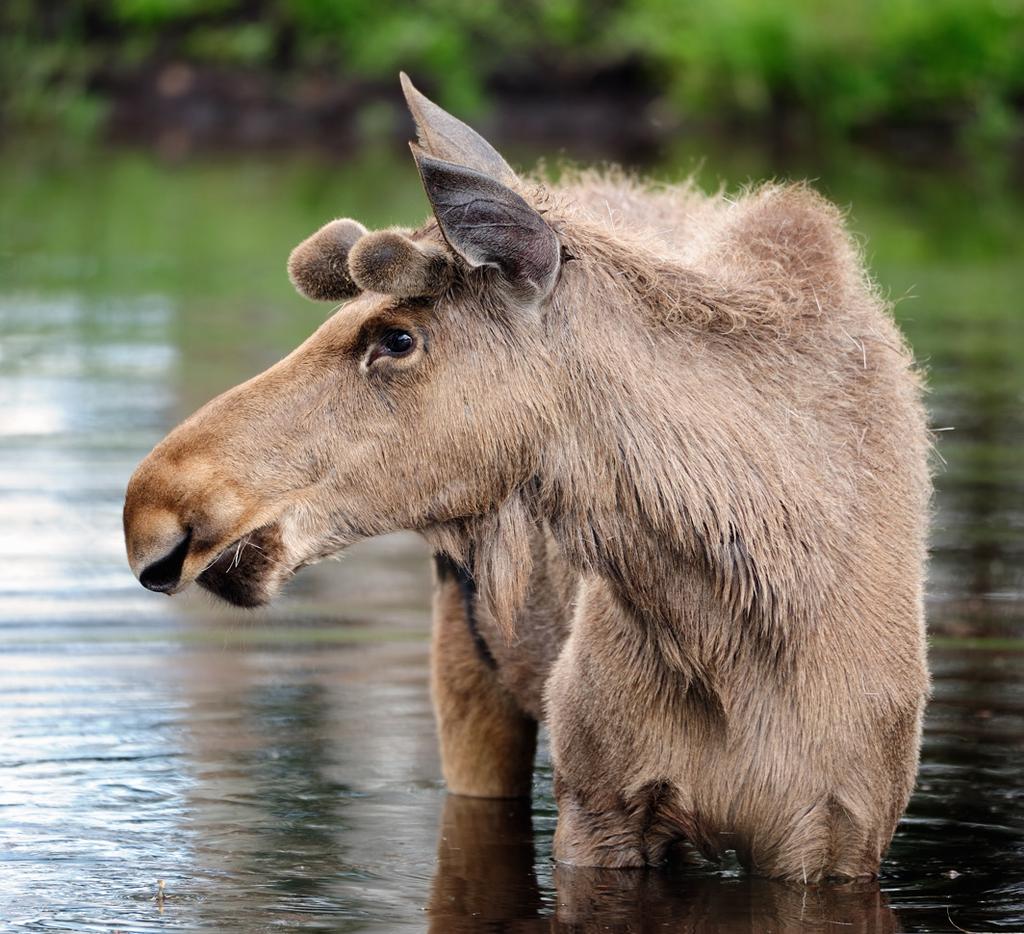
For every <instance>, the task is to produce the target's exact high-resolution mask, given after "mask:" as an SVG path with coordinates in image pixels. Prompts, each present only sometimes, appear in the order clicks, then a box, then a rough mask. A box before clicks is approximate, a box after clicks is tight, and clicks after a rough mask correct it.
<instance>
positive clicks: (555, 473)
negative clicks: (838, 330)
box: [538, 251, 822, 634]
mask: <svg viewBox="0 0 1024 934" xmlns="http://www.w3.org/2000/svg"><path fill="white" fill-rule="evenodd" d="M581 252H582V251H581ZM613 259H614V260H615V262H614V263H609V257H608V256H607V255H605V254H599V255H598V256H596V257H593V256H592V257H591V258H589V259H588V258H584V259H581V260H579V261H577V262H576V263H570V264H569V268H568V269H567V270H566V276H567V278H568V277H569V276H571V277H572V278H571V280H570V281H567V282H566V283H564V284H565V289H564V292H563V293H562V294H563V295H564V296H565V298H563V299H557V298H556V307H555V308H554V309H553V312H554V313H553V315H552V335H551V340H552V343H553V345H554V347H555V351H556V355H557V359H558V360H559V364H560V366H561V367H562V368H563V370H562V372H563V376H564V380H565V382H564V396H565V398H566V399H567V400H568V405H567V406H566V409H565V418H564V422H563V424H562V426H561V431H560V432H559V438H558V440H557V441H556V442H555V443H554V444H552V446H551V449H550V450H549V451H548V452H546V455H545V459H544V466H543V469H542V473H541V476H540V478H539V483H538V490H539V491H540V492H539V496H538V503H539V510H538V511H539V512H540V513H541V514H542V515H543V516H544V518H545V519H546V521H547V522H548V523H549V525H550V526H551V529H552V531H553V533H554V535H555V537H556V539H557V540H558V541H559V543H560V546H561V547H562V549H563V551H564V552H565V554H566V556H567V557H568V559H569V560H570V561H571V562H573V563H574V564H575V565H576V566H577V567H578V568H579V569H580V570H581V571H582V572H584V573H591V574H597V575H599V576H601V577H602V578H604V579H605V580H606V581H607V582H608V583H609V585H610V586H611V587H612V589H613V591H614V592H615V593H616V594H617V596H618V597H619V598H620V600H621V601H622V602H623V603H624V604H626V605H627V606H628V607H630V608H631V609H632V610H633V611H634V615H638V616H640V617H642V618H644V619H645V620H648V621H651V622H655V623H657V622H661V623H664V624H666V625H669V626H673V625H675V624H677V623H678V621H679V613H680V607H681V606H682V605H683V604H684V603H687V602H688V601H686V600H685V599H684V595H683V594H682V593H681V588H689V587H692V586H693V583H694V581H699V582H700V583H701V584H703V585H704V588H705V591H706V592H707V594H708V595H709V598H710V599H712V600H713V601H715V602H716V603H717V605H718V607H719V608H720V609H721V611H722V613H723V614H725V615H726V616H729V617H732V618H736V619H750V620H754V621H755V622H756V624H757V625H758V627H759V628H760V629H762V630H763V631H765V632H774V633H777V634H781V633H782V632H783V630H784V628H785V626H786V625H787V621H789V620H790V619H792V618H793V617H794V615H796V613H795V611H796V610H797V607H795V606H794V605H793V601H794V600H796V601H799V600H800V599H801V594H802V593H803V592H804V591H805V590H806V588H803V589H802V588H801V582H802V579H803V578H804V576H805V575H806V574H807V573H808V570H810V571H811V577H812V579H813V578H814V577H815V576H817V577H818V579H819V580H820V579H821V575H820V573H818V572H819V571H821V570H822V569H820V568H817V567H812V566H813V565H815V563H816V561H817V560H818V556H817V555H816V554H815V547H814V546H815V543H814V542H813V541H812V540H811V536H810V535H809V534H808V531H807V530H808V528H810V527H811V526H810V525H808V523H807V519H808V517H809V516H810V515H813V514H815V512H816V510H817V508H818V507H817V504H816V503H815V502H814V499H813V496H812V495H811V494H812V492H813V490H811V489H808V488H807V485H801V484H800V483H793V482H792V481H791V475H792V470H791V469H789V468H790V467H791V460H792V458H791V452H788V451H787V450H784V448H783V446H784V445H786V443H787V441H789V442H792V440H793V439H792V438H789V439H787V438H786V437H784V436H780V435H779V434H778V433H777V430H776V429H777V426H775V425H773V424H772V423H771V422H770V421H769V420H767V419H766V418H765V417H764V415H763V413H762V412H761V411H759V406H761V405H763V402H761V401H760V400H761V399H762V398H763V396H762V395H761V394H762V392H763V390H764V389H765V388H766V385H765V384H764V383H763V380H765V379H766V378H767V376H766V374H767V373H768V372H769V371H770V369H771V367H773V366H774V367H776V368H777V367H778V360H777V358H774V355H775V353H777V351H773V349H772V346H771V344H770V342H767V341H765V340H763V339H761V338H760V337H759V335H758V333H757V331H756V324H757V322H756V321H753V320H750V318H749V315H747V313H746V311H745V310H744V308H745V306H744V304H743V300H744V297H743V296H739V299H738V304H739V306H740V308H739V311H737V307H736V306H737V301H736V300H733V299H731V297H730V295H729V294H728V293H727V292H725V291H723V290H717V291H716V289H715V285H714V283H713V282H711V281H710V280H704V279H703V278H702V277H701V276H700V275H699V274H697V273H695V272H691V271H687V270H685V269H674V268H668V267H666V269H665V270H664V271H665V272H666V273H667V274H662V272H663V270H660V269H659V268H658V267H657V266H656V265H654V264H647V265H645V266H641V268H637V267H635V266H634V267H632V268H630V267H629V266H628V265H627V266H626V267H625V268H623V264H628V263H629V262H630V256H628V255H623V256H619V257H614V258H613ZM574 266H575V267H576V268H575V269H573V267H574ZM559 301H563V302H565V304H564V305H562V306H561V307H558V302H559ZM668 310H671V314H668V313H667V311H668ZM741 319H743V320H745V321H746V324H747V329H746V330H744V329H743V328H737V326H736V322H737V321H739V320H741ZM722 321H732V326H731V328H726V327H720V326H719V325H720V324H721V322H722ZM765 357H767V358H768V359H765ZM793 595H795V596H793ZM813 599H814V597H813V595H812V594H810V593H808V594H807V600H813ZM690 602H692V601H690ZM804 612H806V608H804Z"/></svg>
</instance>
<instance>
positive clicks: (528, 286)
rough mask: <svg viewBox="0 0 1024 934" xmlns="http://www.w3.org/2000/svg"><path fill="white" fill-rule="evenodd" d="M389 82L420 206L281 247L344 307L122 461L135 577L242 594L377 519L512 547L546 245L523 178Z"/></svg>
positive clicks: (534, 426) (548, 366)
mask: <svg viewBox="0 0 1024 934" xmlns="http://www.w3.org/2000/svg"><path fill="white" fill-rule="evenodd" d="M402 84H403V88H404V91H405V95H406V99H407V101H408V104H409V107H410V109H411V111H412V114H413V116H414V118H415V120H416V123H417V127H418V132H419V143H418V144H412V151H413V156H414V159H415V163H416V166H417V168H418V170H419V173H420V177H421V179H422V182H423V186H424V188H425V190H426V194H427V198H428V200H429V202H430V205H431V208H432V209H433V217H432V218H431V219H430V220H429V221H428V222H427V223H426V224H425V225H424V226H422V227H421V228H419V229H417V230H413V231H409V230H398V229H392V230H384V231H376V232H367V231H366V229H365V228H364V227H363V226H362V225H361V224H359V223H357V222H356V221H353V220H334V221H331V222H330V223H328V224H327V225H326V226H324V227H323V228H322V229H321V230H319V231H318V232H317V233H315V234H314V235H313V236H311V237H310V238H309V239H307V240H306V241H304V242H303V243H301V244H300V245H299V246H298V247H296V249H295V250H294V251H293V253H292V255H291V257H290V259H289V262H288V272H289V275H290V277H291V279H292V282H293V283H294V285H295V286H296V288H297V289H298V290H299V292H301V293H302V294H304V295H306V296H307V297H309V298H312V299H315V300H324V301H333V302H344V304H342V305H341V307H340V308H339V309H338V310H337V311H336V312H335V313H334V315H333V316H332V317H331V318H330V319H329V320H327V322H326V323H325V324H323V325H322V326H321V327H320V328H319V329H318V330H317V331H316V332H315V333H314V334H313V335H312V336H311V337H310V338H309V339H308V340H307V341H306V342H305V343H304V344H302V345H301V346H300V347H298V348H297V349H296V350H295V351H293V352H292V353H291V354H290V355H289V356H287V357H286V358H285V359H283V360H281V361H280V362H279V363H277V364H276V365H274V366H272V367H270V368H269V369H268V370H266V371H265V372H264V373H262V374H260V375H258V376H256V377H255V378H253V379H251V380H249V381H248V382H246V383H243V384H242V385H240V386H237V387H235V388H233V389H230V390H229V391H227V392H225V393H224V394H223V395H221V396H219V397H218V398H216V399H214V400H213V401H211V402H210V403H208V404H207V405H206V406H204V407H203V408H202V409H200V410H199V411H198V412H196V413H195V414H194V415H192V416H191V417H190V418H189V419H187V420H186V421H185V422H184V423H183V424H181V425H180V426H179V427H177V428H176V429H175V430H174V431H172V432H171V433H170V434H169V435H168V436H167V437H166V438H165V439H164V440H163V441H162V442H161V443H160V444H158V445H157V446H156V448H155V449H154V450H153V451H152V452H151V453H150V454H149V456H148V457H147V458H146V459H145V460H144V461H143V462H142V464H141V465H140V466H139V467H138V469H137V470H136V471H135V474H134V475H133V476H132V478H131V481H130V483H129V486H128V491H127V496H126V502H125V508H124V528H125V538H126V543H127V550H128V556H129V561H130V563H131V567H132V570H133V571H134V573H135V574H136V576H137V577H138V578H139V580H140V582H141V583H142V584H143V586H145V587H147V588H149V589H150V590H154V591H159V592H163V593H176V592H178V591H181V590H182V589H184V588H185V587H187V586H188V585H189V584H190V583H192V582H193V581H195V582H198V583H199V584H200V585H201V586H202V587H204V588H206V589H207V590H209V591H210V592H212V593H214V594H216V595H218V596H220V597H222V598H224V599H225V600H227V601H230V602H231V603H234V604H237V605H241V606H256V605H260V604H263V603H266V602H267V601H269V600H271V599H272V598H273V597H274V596H275V595H276V594H277V593H278V591H279V590H280V588H281V586H282V585H283V584H284V583H285V582H286V581H287V580H288V579H289V578H290V577H291V576H292V575H293V574H294V572H295V571H296V570H297V569H298V568H300V567H302V566H304V565H307V564H310V563H312V562H315V561H317V560H319V559H321V558H323V557H326V556H329V555H331V554H334V553H336V552H338V551H340V550H341V549H343V548H345V547H346V546H348V545H351V544H352V543H354V542H356V541H358V540H360V539H364V538H367V537H370V536H375V535H380V534H383V533H387V532H392V531H396V530H415V531H418V532H420V533H422V534H423V535H425V536H426V537H427V538H428V540H429V541H431V542H432V543H433V544H434V545H435V547H438V548H443V549H444V550H446V551H448V552H451V553H454V554H455V555H460V556H461V557H462V558H467V559H468V552H469V551H473V550H474V549H476V548H477V545H478V544H479V543H480V542H481V541H482V540H483V538H486V539H487V540H488V541H491V542H493V541H495V539H501V541H502V542H504V545H505V547H504V548H501V549H500V550H498V551H494V556H493V559H492V560H493V562H495V563H502V562H504V563H505V564H507V561H508V559H507V555H508V554H512V553H516V552H517V551H518V553H528V552H529V548H528V547H527V537H526V536H527V530H526V529H525V523H526V522H527V521H528V517H527V516H526V515H525V512H524V508H523V506H522V501H521V498H517V496H516V492H517V491H518V490H521V489H523V488H524V487H525V486H526V485H527V484H529V483H530V481H531V478H533V477H534V476H535V475H536V473H537V466H538V459H539V458H540V457H542V455H543V450H544V444H545V438H546V437H548V436H549V435H550V433H551V431H552V426H553V421H554V418H553V413H554V411H555V410H556V406H555V405H554V397H553V393H554V391H555V385H556V383H557V382H558V379H557V378H556V370H557V366H556V364H555V362H554V358H553V355H552V349H551V335H550V321H548V320H547V315H546V308H547V306H549V305H550V303H551V300H552V296H553V293H554V292H555V291H556V290H557V289H558V283H559V273H560V268H561V266H562V260H563V247H562V244H561V243H560V239H559V235H558V231H557V229H556V228H555V226H554V225H553V224H552V223H550V222H549V221H548V220H545V218H544V216H542V214H541V213H540V211H539V210H538V209H537V208H535V207H534V206H532V205H531V203H530V200H531V195H532V196H535V197H536V198H542V197H543V191H542V189H540V188H538V187H535V186H532V185H530V184H527V183H524V182H523V181H521V180H520V179H519V178H518V177H517V175H516V174H515V173H514V172H513V171H512V169H511V168H509V166H508V164H507V163H506V162H505V160H504V159H502V157H501V156H500V155H498V153H497V152H495V150H494V149H493V148H492V147H491V146H490V145H489V144H488V143H487V142H485V141H484V140H483V139H482V138H481V137H480V136H479V135H478V134H477V133H475V132H474V131H473V130H471V129H470V128H469V127H467V126H466V125H465V124H463V123H461V122H460V121H458V120H456V119H455V118H454V117H452V116H450V115H449V114H448V113H446V112H445V111H444V110H442V109H441V108H440V107H438V106H437V105H435V104H433V103H432V102H430V101H429V100H428V99H427V98H426V97H424V96H423V95H422V94H420V93H419V92H418V91H417V90H416V89H415V88H414V87H413V85H412V83H411V82H410V81H409V80H408V78H407V77H406V76H405V75H402ZM484 526H486V527H487V532H488V534H487V535H486V536H485V535H484V534H483V530H484ZM516 546H518V548H517V547H516ZM478 550H479V551H481V552H482V551H483V550H484V549H482V548H481V549H478ZM499 555H500V556H499ZM476 558H477V559H478V560H483V561H486V560H487V555H486V554H479V553H478V554H476ZM527 573H528V569H525V568H520V569H519V572H518V573H517V574H515V575H513V577H516V578H521V580H520V584H522V585H524V584H525V574H527ZM506 576H508V575H506ZM517 586H518V585H516V584H515V583H514V582H513V584H512V587H511V590H509V589H508V582H507V581H506V583H505V584H504V585H503V587H502V588H501V589H502V591H503V592H507V593H508V596H509V598H510V599H514V596H515V591H516V587H517Z"/></svg>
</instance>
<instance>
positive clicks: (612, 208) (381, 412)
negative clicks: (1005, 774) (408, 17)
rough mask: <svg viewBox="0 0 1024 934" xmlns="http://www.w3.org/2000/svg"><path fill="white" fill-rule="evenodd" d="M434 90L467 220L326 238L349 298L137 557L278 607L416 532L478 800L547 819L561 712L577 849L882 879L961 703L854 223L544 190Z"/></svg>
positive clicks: (137, 544)
mask: <svg viewBox="0 0 1024 934" xmlns="http://www.w3.org/2000/svg"><path fill="white" fill-rule="evenodd" d="M403 86H404V89H405V93H406V99H407V101H408V103H409V106H410V109H411V111H412V113H413V116H414V118H415V119H416V121H417V125H418V129H419V137H420V139H419V143H418V144H416V145H414V146H413V155H414V159H415V162H416V166H417V168H418V170H419V173H420V176H421V178H422V180H423V185H424V189H425V191H426V194H427V198H428V201H429V203H430V206H431V208H432V216H431V218H430V219H429V220H428V221H427V222H426V223H425V224H424V225H423V226H422V227H420V228H419V229H417V230H398V229H395V230H388V231H377V232H367V231H366V230H365V228H363V227H362V225H360V224H357V223H356V222H355V221H349V220H344V221H332V222H331V223H330V224H328V225H326V226H325V227H324V228H322V229H321V230H320V231H318V232H317V233H315V234H313V235H312V236H311V237H310V238H309V239H308V240H306V241H305V242H304V243H302V244H300V245H299V246H298V247H297V248H296V250H295V251H294V252H293V254H292V257H291V260H290V261H289V273H290V275H291V277H292V281H293V282H294V283H295V285H296V287H297V288H298V289H299V290H300V291H302V292H303V293H304V294H306V295H308V296H310V297H311V298H315V299H324V300H334V301H339V300H345V301H346V304H344V305H343V306H342V307H341V308H340V309H339V310H338V311H337V312H336V313H335V314H334V315H333V316H332V317H331V318H330V319H329V320H328V321H327V322H326V323H325V324H324V325H323V326H322V327H321V328H320V329H319V330H318V331H317V332H316V333H314V334H313V335H312V336H311V337H310V338H309V339H308V340H307V341H306V342H305V343H304V344H303V345H302V346H300V347H299V348H298V349H296V350H295V351H294V352H293V353H292V354H291V355H289V356H288V357H287V358H285V359H284V360H282V361H281V362H280V363H278V364H276V365H275V366H273V367H271V368H270V369H269V370H267V371H266V372H265V373H263V374H261V375H259V376H257V377H255V378H254V379H252V380H250V381H249V382H247V383H244V384H242V385H241V386H238V387H236V388H234V389H232V390H229V391H228V392H227V393H225V394H224V395H222V396H220V397H219V398H217V399H214V400H213V401H212V402H210V403H209V404H207V405H206V406H205V407H204V408H202V409H201V410H200V411H199V412H197V413H196V414H195V415H193V416H192V417H191V418H190V419H188V420H187V421H186V422H184V423H183V424H182V425H181V426H179V427H178V428H176V429H175V430H174V431H173V432H172V433H171V434H170V435H168V437H167V438H166V439H165V440H164V441H162V442H161V443H160V444H159V445H158V446H157V447H156V448H155V449H154V450H153V452H152V453H151V454H150V455H149V456H148V457H147V458H146V460H145V461H143V463H142V464H141V465H140V466H139V468H138V469H137V471H136V473H135V475H134V476H133V477H132V480H131V482H130V484H129V488H128V493H127V499H126V503H125V513H124V521H125V535H126V541H127V548H128V555H129V560H130V562H131V565H132V568H133V570H134V571H135V573H136V574H137V575H138V576H139V578H140V580H141V582H142V583H143V584H144V585H145V586H147V587H149V588H150V589H152V590H158V591H163V592H176V591H178V590H180V589H182V588H183V587H185V586H187V585H188V584H189V583H191V582H192V581H198V583H199V584H200V585H201V586H204V587H206V588H207V589H209V590H211V591H212V592H214V593H216V594H219V595H220V596H222V597H224V598H225V599H228V600H230V601H232V602H235V603H238V604H242V605H255V604H259V603H263V602H266V601H267V600H270V599H271V598H272V597H273V596H274V595H275V594H276V593H277V592H278V591H279V589H280V587H281V586H282V585H283V583H284V582H285V581H286V580H287V579H288V578H289V577H290V576H291V575H292V574H293V573H294V572H295V571H296V570H297V569H298V568H300V567H302V566H303V565H305V564H309V563H311V562H313V561H316V560H318V559H319V558H322V557H324V556H326V555H329V554H333V553H335V552H337V551H339V550H341V549H343V548H345V547H346V546H348V545H350V544H352V543H354V542H356V541H358V540H360V539H363V538H366V537H369V536H374V535H379V534H383V533H386V532H391V531H395V530H398V529H411V530H415V531H417V532H419V533H420V534H421V535H423V536H424V537H425V538H426V540H427V541H428V542H429V543H430V544H431V545H432V547H433V548H434V550H435V552H436V553H437V555H438V558H437V569H438V570H437V593H436V600H435V612H434V644H433V662H432V664H433V686H434V697H435V705H436V709H437V714H438V723H439V732H440V737H441V745H442V759H443V765H444V771H445V776H446V778H447V780H448V783H449V787H450V788H451V790H453V791H455V792H459V793H463V794H470V795H486V796H504V795H519V794H527V793H528V792H529V784H530V772H531V764H532V757H533V750H534V739H535V734H536V724H537V721H538V720H539V719H540V718H541V717H542V716H543V718H544V719H545V720H546V723H547V725H548V728H549V730H550V734H551V744H552V758H553V763H554V771H555V795H556V798H557V801H558V807H559V820H558V829H557V833H556V837H555V853H556V856H557V858H558V859H560V860H564V861H567V862H572V863H580V864H587V865H592V866H610V867H629V866H642V865H647V864H654V863H658V862H660V861H662V860H663V859H665V858H666V856H667V855H668V853H669V851H670V849H672V848H673V847H674V846H675V845H676V844H678V843H681V842H685V843H688V844H689V845H691V846H692V847H695V848H696V849H698V850H700V851H701V852H703V853H704V854H706V855H708V856H710V857H714V856H717V855H718V854H720V853H721V852H722V851H723V850H725V849H735V850H736V852H737V853H738V854H739V856H740V858H741V860H743V862H744V863H745V864H746V865H748V866H749V867H750V868H751V869H752V870H754V871H757V872H760V873H764V874H768V875H772V876H778V877H782V878H786V879H791V880H798V881H806V882H812V881H817V880H820V879H822V878H826V877H837V878H851V877H865V876H872V875H874V874H876V873H877V871H878V866H879V861H880V859H881V856H882V853H883V852H884V850H885V848H886V847H887V845H888V843H889V840H890V838H891V836H892V833H893V830H894V828H895V826H896V823H897V821H898V820H899V817H900V815H901V814H902V812H903V809H904V807H905V805H906V802H907V798H908V796H909V794H910V790H911V788H912V785H913V782H914V776H915V773H916V768H917V755H918V743H919V732H920V723H921V715H922V711H923V707H924V703H925V699H926V696H927V692H928V675H927V669H926V664H925V648H924V627H923V617H922V582H923V567H924V558H925V534H926V520H927V511H928V497H929V492H930V481H929V476H928V470H927V463H926V462H927V448H928V443H927V433H926V428H925V418H924V414H923V409H922V406H921V401H920V386H919V381H918V378H917V376H916V374H915V372H914V368H913V365H912V361H911V357H910V354H909V352H908V350H907V348H906V345H905V343H904V341H903V339H902V337H901V335H900V334H899V332H898V331H897V329H896V327H895V325H894V324H893V321H892V319H891V317H890V314H889V311H888V309H887V307H886V306H885V303H884V302H883V301H882V300H881V299H880V298H879V296H878V294H877V292H876V290H875V289H874V288H873V286H872V285H871V283H870V281H869V280H868V278H867V276H866V274H865V270H864V268H863V263H862V261H861V258H860V256H859V254H858V252H857V250H856V249H855V248H854V247H853V245H852V244H851V241H850V239H849V237H848V235H847V233H846V232H845V230H844V225H843V222H842V218H841V217H840V215H839V214H838V212H837V211H836V210H835V208H833V207H832V206H831V205H829V204H828V203H827V202H825V201H824V200H823V199H821V198H820V197H819V196H818V195H816V194H815V193H814V192H813V191H811V190H810V189H809V188H806V187H804V186H799V185H797V186H777V185H770V186H765V187H761V188H757V189H753V190H751V191H749V192H747V193H745V194H744V195H743V196H741V197H739V198H737V199H734V200H730V199H726V198H724V197H720V196H719V197H710V198H709V197H705V196H704V195H702V194H700V193H699V192H697V191H696V190H694V189H693V188H692V187H690V186H688V185H682V186H674V187H673V186H669V187H655V186H652V185H646V184H643V183H641V182H639V181H637V180H634V179H631V178H628V177H625V176H623V175H620V174H618V173H615V172H610V173H604V174H598V173H581V174H578V175H576V176H573V177H570V178H568V179H567V180H564V181H562V182H561V183H559V184H558V185H548V184H545V183H543V182H541V181H536V180H527V179H522V178H520V177H519V176H517V175H516V174H515V172H514V171H513V170H512V169H511V168H510V167H509V165H508V164H507V163H506V162H505V160H504V159H502V157H501V156H500V155H499V154H498V153H497V152H495V151H494V149H493V148H492V147H491V146H490V145H489V144H488V143H487V142H486V141H484V140H483V139H482V138H481V137H480V136H478V135H477V134H476V133H475V132H474V131H473V130H471V129H470V128H469V127H467V126H465V125H464V124H463V123H461V122H460V121H458V120H456V119H455V118H454V117H452V116H451V115H450V114H447V113H446V112H445V111H443V110H441V109H440V108H439V107H437V106H436V105H434V104H433V103H431V102H430V101H428V100H427V99H426V98H425V97H423V96H422V95H421V94H420V93H419V92H418V91H416V90H415V88H413V87H412V85H411V84H410V83H409V82H408V80H407V79H405V78H404V76H403Z"/></svg>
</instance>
